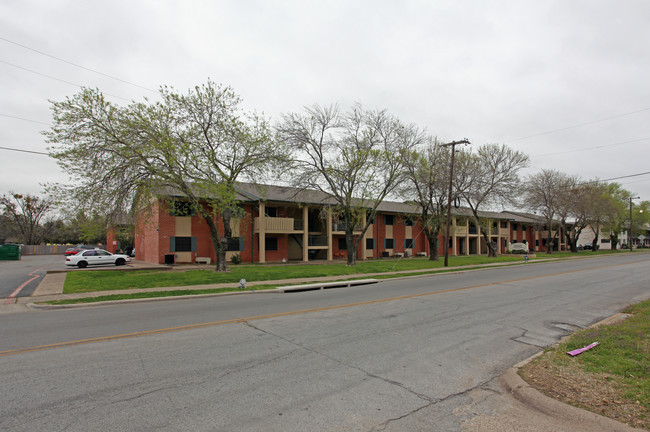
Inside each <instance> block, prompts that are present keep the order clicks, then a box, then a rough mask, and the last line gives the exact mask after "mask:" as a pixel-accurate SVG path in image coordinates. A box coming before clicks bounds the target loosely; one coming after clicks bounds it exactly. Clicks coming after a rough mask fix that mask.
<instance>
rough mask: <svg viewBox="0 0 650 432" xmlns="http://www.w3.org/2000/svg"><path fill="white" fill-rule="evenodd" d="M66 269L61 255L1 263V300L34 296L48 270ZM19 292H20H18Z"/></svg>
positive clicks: (25, 257) (28, 256)
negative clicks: (11, 297)
mask: <svg viewBox="0 0 650 432" xmlns="http://www.w3.org/2000/svg"><path fill="white" fill-rule="evenodd" d="M64 268H65V257H64V255H63V254H60V255H23V256H22V259H20V260H18V261H5V260H2V261H0V299H2V298H7V297H9V296H10V295H11V294H12V293H15V295H14V297H28V296H30V295H32V293H33V292H34V290H35V289H36V287H37V286H38V284H39V283H40V281H41V280H42V278H43V277H44V276H45V273H46V272H47V271H48V270H59V269H64ZM17 290H19V291H17Z"/></svg>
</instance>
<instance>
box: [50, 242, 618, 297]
mask: <svg viewBox="0 0 650 432" xmlns="http://www.w3.org/2000/svg"><path fill="white" fill-rule="evenodd" d="M617 252H619V251H598V252H591V251H581V252H578V253H577V254H575V253H571V252H556V253H553V254H551V255H549V254H546V253H539V254H538V255H537V259H542V258H566V257H589V256H594V255H597V254H602V253H617ZM628 253H629V252H628ZM523 260H524V256H523V255H521V256H499V257H498V258H488V257H487V256H460V257H456V256H454V257H449V266H450V267H472V266H477V265H482V264H504V265H506V264H508V263H516V262H523ZM531 261H534V259H532V260H531ZM443 262H444V260H443V258H442V257H441V258H440V260H439V261H429V260H428V259H424V258H407V259H380V260H371V261H362V262H358V263H357V265H356V266H353V267H349V266H347V265H346V264H345V263H335V264H307V265H301V264H293V263H292V264H284V265H283V264H273V265H259V264H255V265H230V266H229V271H228V272H226V273H219V272H215V271H213V270H212V269H203V270H198V269H197V270H185V271H177V270H171V271H169V270H166V271H152V270H138V271H123V270H120V269H114V270H112V271H78V272H70V273H68V275H67V277H66V280H65V285H64V289H63V292H64V293H65V294H68V293H82V292H97V291H112V290H122V289H131V288H135V289H138V288H160V287H174V286H179V287H180V286H191V285H210V284H220V283H238V282H239V280H240V279H246V281H247V282H259V281H274V280H280V279H298V278H317V277H324V276H341V277H346V276H349V278H351V277H355V276H356V277H363V276H364V275H367V274H372V273H389V272H398V271H409V270H422V271H427V270H431V271H439V270H442V269H443V268H444V267H443ZM349 278H348V279H349Z"/></svg>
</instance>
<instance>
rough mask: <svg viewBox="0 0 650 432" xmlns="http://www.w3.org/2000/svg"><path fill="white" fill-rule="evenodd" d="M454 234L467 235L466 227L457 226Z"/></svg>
mask: <svg viewBox="0 0 650 432" xmlns="http://www.w3.org/2000/svg"><path fill="white" fill-rule="evenodd" d="M455 234H456V235H457V236H466V235H467V227H466V226H457V227H456V231H455Z"/></svg>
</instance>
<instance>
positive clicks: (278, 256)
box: [255, 234, 289, 262]
mask: <svg viewBox="0 0 650 432" xmlns="http://www.w3.org/2000/svg"><path fill="white" fill-rule="evenodd" d="M255 237H256V238H257V240H258V242H257V245H258V248H259V235H256V236H255ZM269 237H276V238H277V239H278V250H277V251H266V261H267V262H274V261H282V259H285V260H289V235H288V234H273V235H270V234H267V235H266V238H267V239H268V238H269ZM256 260H257V261H258V262H259V255H256Z"/></svg>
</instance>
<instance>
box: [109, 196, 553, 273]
mask: <svg viewBox="0 0 650 432" xmlns="http://www.w3.org/2000/svg"><path fill="white" fill-rule="evenodd" d="M237 193H238V196H237V197H236V198H237V200H238V202H239V203H240V204H239V208H240V211H239V213H238V214H235V215H233V216H234V217H233V218H232V220H231V224H230V226H231V229H232V239H231V241H230V242H229V246H228V252H227V258H228V259H229V258H230V257H231V256H233V255H235V254H239V255H240V257H241V259H242V261H243V262H256V263H264V262H283V261H284V262H286V261H303V262H307V261H311V260H326V261H333V260H345V259H347V254H348V252H349V245H347V244H346V239H345V226H344V222H343V221H341V220H339V219H338V218H337V216H336V214H334V213H333V212H332V207H333V206H334V205H335V204H336V203H335V201H334V200H333V198H332V197H331V196H330V195H328V194H326V193H323V192H320V191H316V190H304V189H296V188H291V187H285V186H275V185H256V184H251V183H238V184H237ZM160 196H161V199H159V200H157V201H154V202H153V203H152V204H151V208H150V210H149V211H147V212H143V213H141V214H140V215H139V217H138V219H137V221H136V228H135V250H136V259H138V260H142V261H145V262H151V263H172V262H174V263H192V262H196V261H197V258H199V259H200V260H203V261H205V259H206V258H209V259H210V261H212V262H214V260H215V259H216V256H215V252H214V248H213V246H212V241H211V237H210V230H209V227H208V225H207V223H206V221H205V220H204V219H203V217H202V216H200V215H198V214H196V212H193V211H192V209H191V207H190V206H188V205H187V202H186V201H185V200H184V197H183V196H182V195H181V194H179V193H175V192H173V191H169V190H168V191H165V192H164V193H161V195H160ZM163 197H164V199H162V198H163ZM418 214H419V210H418V208H417V207H416V206H414V205H411V204H406V203H400V202H391V201H385V202H383V203H382V204H381V205H380V206H379V207H378V209H377V213H376V215H375V218H374V220H372V222H371V224H370V226H369V228H368V229H367V230H366V232H365V233H363V234H362V232H361V229H362V226H359V227H357V229H356V230H355V231H354V233H355V236H360V237H361V238H360V241H359V244H358V255H357V256H358V257H359V258H360V259H362V260H363V259H368V258H381V257H394V256H426V255H429V254H430V252H431V251H429V250H428V242H427V241H426V237H425V234H424V232H423V230H422V224H421V222H420V220H419V218H418ZM530 216H534V215H525V214H521V213H513V212H500V213H497V212H482V213H481V217H484V218H486V220H488V221H490V223H489V227H487V228H485V229H488V230H489V233H488V237H489V239H490V241H491V242H493V243H495V244H496V245H498V251H499V252H500V253H504V252H505V251H506V250H507V249H508V247H509V244H510V243H511V242H513V241H519V242H528V243H529V244H530V247H531V249H533V245H534V249H535V250H545V242H546V240H545V232H544V231H543V230H541V229H539V227H541V225H540V222H539V219H537V220H535V219H534V218H531V217H530ZM366 217H368V216H364V217H363V220H362V225H365V223H366V222H367V220H366V219H365V218H366ZM215 220H216V219H215ZM217 222H218V223H219V224H220V232H222V233H223V222H222V221H221V220H219V221H217ZM450 231H451V236H450V241H449V244H448V247H449V253H450V254H451V255H477V254H479V255H480V254H486V253H487V245H486V244H485V240H484V238H483V235H482V233H481V228H480V227H477V226H475V224H474V222H473V219H472V217H471V213H470V212H469V209H465V208H458V209H454V210H453V211H452V226H451V230H450ZM107 240H108V244H112V240H113V239H112V238H110V234H109V239H107ZM439 245H440V247H439V250H438V253H439V254H440V255H442V254H444V247H445V245H443V236H442V234H441V235H440V238H439Z"/></svg>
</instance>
